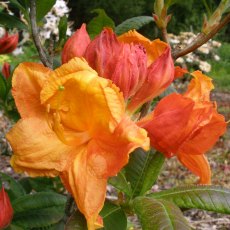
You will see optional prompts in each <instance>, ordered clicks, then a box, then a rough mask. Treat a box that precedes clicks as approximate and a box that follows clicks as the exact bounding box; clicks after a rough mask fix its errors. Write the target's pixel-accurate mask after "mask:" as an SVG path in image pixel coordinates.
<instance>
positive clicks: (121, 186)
mask: <svg viewBox="0 0 230 230" xmlns="http://www.w3.org/2000/svg"><path fill="white" fill-rule="evenodd" d="M109 184H111V185H113V186H114V187H115V188H116V189H118V190H119V191H121V192H124V193H125V194H126V195H127V196H129V197H130V196H131V194H132V189H131V186H130V183H129V182H128V181H127V179H126V177H125V173H124V172H123V171H121V172H119V173H118V174H117V176H114V177H111V178H110V179H109Z"/></svg>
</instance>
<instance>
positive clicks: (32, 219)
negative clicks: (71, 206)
mask: <svg viewBox="0 0 230 230" xmlns="http://www.w3.org/2000/svg"><path fill="white" fill-rule="evenodd" d="M65 203H66V197H65V196H63V195H60V194H57V193H53V192H40V193H35V194H28V195H24V196H22V197H20V198H18V199H16V200H14V201H13V202H12V206H13V209H14V217H13V222H12V223H13V224H15V225H17V226H21V227H24V228H38V227H47V226H50V225H53V224H56V223H58V222H59V221H60V220H61V219H62V217H63V216H64V209H65Z"/></svg>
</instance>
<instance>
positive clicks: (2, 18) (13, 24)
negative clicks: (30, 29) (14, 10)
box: [0, 12, 27, 30]
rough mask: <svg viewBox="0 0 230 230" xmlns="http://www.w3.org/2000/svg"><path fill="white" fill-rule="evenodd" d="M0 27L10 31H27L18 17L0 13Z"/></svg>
mask: <svg viewBox="0 0 230 230" xmlns="http://www.w3.org/2000/svg"><path fill="white" fill-rule="evenodd" d="M0 25H1V26H3V27H6V28H9V29H13V28H18V29H22V30H23V29H27V26H26V25H25V24H24V23H23V22H22V21H21V20H19V19H18V18H17V17H15V16H12V15H9V14H6V13H3V12H0Z"/></svg>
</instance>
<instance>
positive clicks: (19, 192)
mask: <svg viewBox="0 0 230 230" xmlns="http://www.w3.org/2000/svg"><path fill="white" fill-rule="evenodd" d="M3 182H4V183H6V182H7V186H5V187H6V191H7V193H8V195H9V197H10V200H11V201H13V200H15V199H16V198H18V197H21V196H23V195H25V190H24V188H23V187H22V186H21V184H20V183H18V181H17V180H15V179H14V178H12V177H10V176H8V175H7V174H5V173H1V172H0V185H1V184H2V183H3Z"/></svg>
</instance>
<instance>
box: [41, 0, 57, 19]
mask: <svg viewBox="0 0 230 230" xmlns="http://www.w3.org/2000/svg"><path fill="white" fill-rule="evenodd" d="M55 3H56V0H49V1H47V0H37V1H36V17H37V22H39V21H41V20H42V19H43V18H44V16H45V15H46V14H47V13H48V12H49V11H50V10H51V9H52V7H53V5H54V4H55Z"/></svg>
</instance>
